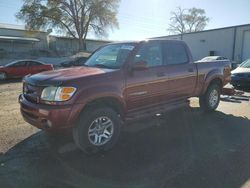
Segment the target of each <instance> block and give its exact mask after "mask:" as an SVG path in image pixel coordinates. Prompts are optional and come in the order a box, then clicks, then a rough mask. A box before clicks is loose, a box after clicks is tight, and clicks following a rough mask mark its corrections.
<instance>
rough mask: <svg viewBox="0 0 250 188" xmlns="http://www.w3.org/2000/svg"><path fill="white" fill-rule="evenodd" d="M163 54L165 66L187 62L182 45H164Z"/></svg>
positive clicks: (186, 55)
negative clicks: (164, 53)
mask: <svg viewBox="0 0 250 188" xmlns="http://www.w3.org/2000/svg"><path fill="white" fill-rule="evenodd" d="M165 52H166V55H167V57H166V60H167V64H182V63H187V62H188V60H189V58H188V54H187V51H186V48H185V46H184V45H182V44H175V43H166V44H165Z"/></svg>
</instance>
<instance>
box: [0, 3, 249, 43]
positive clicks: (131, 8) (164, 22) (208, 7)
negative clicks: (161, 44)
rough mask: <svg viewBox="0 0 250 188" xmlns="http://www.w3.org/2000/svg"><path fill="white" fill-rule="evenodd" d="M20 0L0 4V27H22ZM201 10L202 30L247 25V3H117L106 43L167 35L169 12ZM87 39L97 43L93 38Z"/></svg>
mask: <svg viewBox="0 0 250 188" xmlns="http://www.w3.org/2000/svg"><path fill="white" fill-rule="evenodd" d="M21 6H22V0H0V23H8V24H17V25H24V23H22V22H21V21H18V20H17V19H16V18H15V14H16V12H18V10H19V9H20V7H21ZM178 6H181V7H182V8H192V7H196V8H202V9H204V10H205V11H206V16H207V17H209V18H210V22H209V23H208V25H207V27H206V28H205V29H214V28H221V27H227V26H234V25H241V24H250V16H249V9H250V0H238V1H235V0H121V3H120V6H119V10H118V15H117V18H118V22H119V29H114V30H110V31H109V36H108V37H107V38H102V39H108V40H141V39H145V38H150V37H157V36H165V35H169V32H168V31H167V28H168V25H169V19H170V12H171V11H174V10H175V9H176V7H178ZM88 38H92V39H98V38H100V37H97V36H95V35H93V34H89V35H88Z"/></svg>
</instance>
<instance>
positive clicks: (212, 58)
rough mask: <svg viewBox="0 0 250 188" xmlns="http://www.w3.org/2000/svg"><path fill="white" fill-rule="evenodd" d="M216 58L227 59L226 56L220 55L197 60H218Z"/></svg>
mask: <svg viewBox="0 0 250 188" xmlns="http://www.w3.org/2000/svg"><path fill="white" fill-rule="evenodd" d="M218 60H227V58H225V57H222V56H207V57H204V58H202V59H201V60H199V61H202V62H204V61H218Z"/></svg>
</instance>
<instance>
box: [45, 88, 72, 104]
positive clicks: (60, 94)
mask: <svg viewBox="0 0 250 188" xmlns="http://www.w3.org/2000/svg"><path fill="white" fill-rule="evenodd" d="M75 92H76V88H74V87H53V86H50V87H46V88H44V89H43V92H42V95H41V99H42V100H45V101H67V100H69V99H70V98H71V97H72V96H73V95H74V93H75Z"/></svg>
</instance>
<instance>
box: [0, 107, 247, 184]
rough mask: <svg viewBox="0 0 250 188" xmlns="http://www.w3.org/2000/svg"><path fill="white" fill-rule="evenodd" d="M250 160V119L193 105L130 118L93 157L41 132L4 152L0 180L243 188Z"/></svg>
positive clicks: (8, 182) (0, 162)
mask: <svg viewBox="0 0 250 188" xmlns="http://www.w3.org/2000/svg"><path fill="white" fill-rule="evenodd" d="M249 159H250V120H249V119H247V118H243V117H236V116H233V115H227V114H224V113H222V112H219V111H217V112H215V113H211V114H204V113H202V112H201V111H200V110H199V109H198V108H190V107H189V108H183V109H179V110H177V111H174V112H171V113H168V114H167V115H163V116H160V117H154V118H149V119H145V120H142V121H139V122H135V123H132V124H129V125H128V126H127V127H126V128H124V130H123V132H122V134H121V138H120V140H119V142H118V144H117V145H116V147H115V148H114V149H113V150H111V151H109V152H106V153H102V154H99V155H94V156H87V155H85V154H83V153H82V152H81V151H79V150H78V149H76V147H75V145H74V144H73V142H72V140H71V138H68V137H60V138H58V136H56V138H54V137H53V136H49V135H47V134H46V133H44V132H42V131H41V132H39V133H37V134H34V135H33V136H31V137H29V138H27V139H26V140H24V141H22V142H20V143H19V144H17V145H16V146H14V147H13V148H12V149H10V150H9V151H8V152H7V153H5V154H3V155H2V156H0V165H1V166H0V177H1V178H0V187H81V188H82V187H119V188H120V187H240V186H242V185H243V184H244V183H245V182H246V181H247V180H248V179H249V178H250V160H249Z"/></svg>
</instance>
